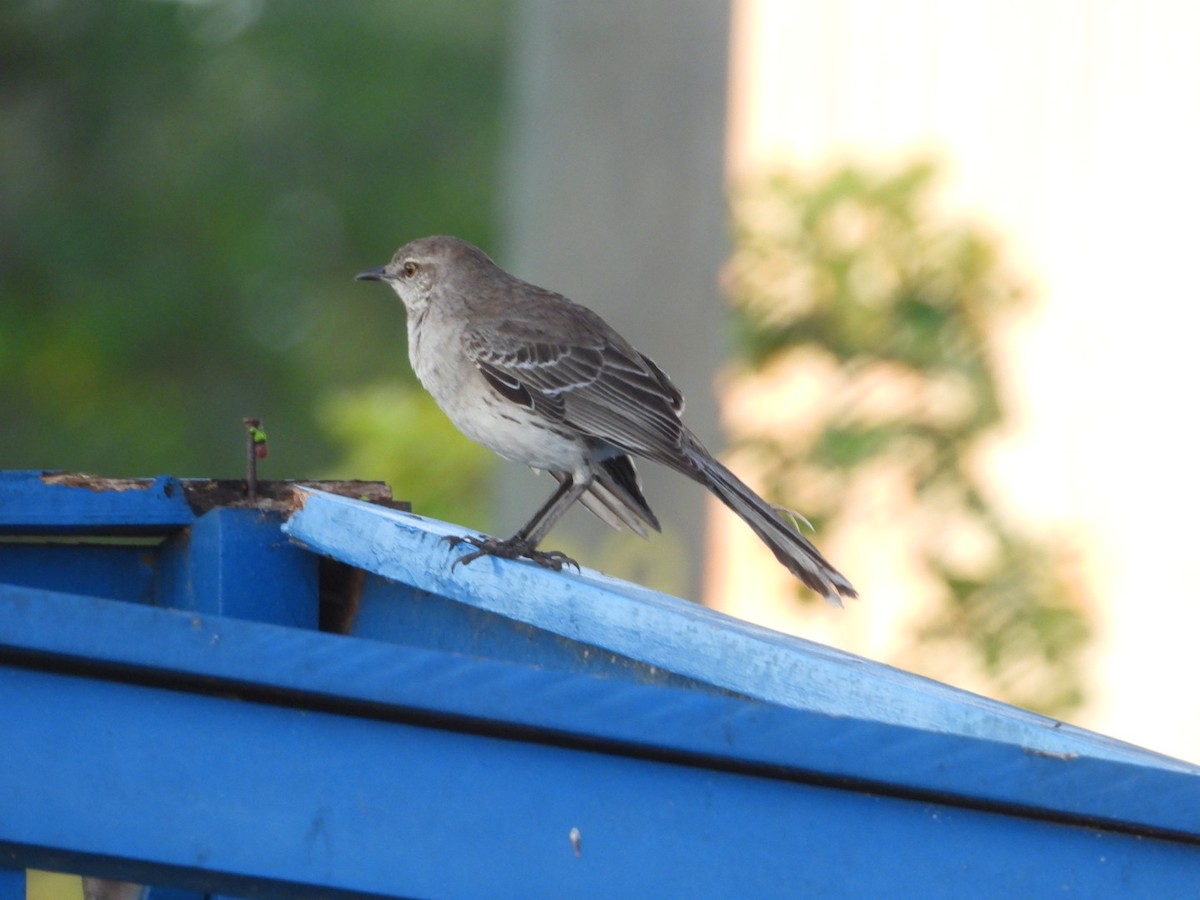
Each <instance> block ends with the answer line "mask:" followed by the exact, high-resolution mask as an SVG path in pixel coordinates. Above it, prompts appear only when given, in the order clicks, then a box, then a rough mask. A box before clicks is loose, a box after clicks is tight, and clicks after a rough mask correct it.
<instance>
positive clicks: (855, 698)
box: [284, 489, 1197, 772]
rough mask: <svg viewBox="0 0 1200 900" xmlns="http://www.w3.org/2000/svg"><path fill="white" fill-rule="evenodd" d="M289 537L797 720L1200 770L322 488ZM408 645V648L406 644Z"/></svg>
mask: <svg viewBox="0 0 1200 900" xmlns="http://www.w3.org/2000/svg"><path fill="white" fill-rule="evenodd" d="M301 494H302V496H304V497H305V498H306V499H305V500H304V502H303V505H302V506H301V508H300V509H299V510H298V511H296V512H295V513H294V514H293V515H292V516H291V518H290V519H289V520H288V522H287V524H286V525H285V526H284V530H285V531H286V532H287V533H288V534H290V535H291V537H292V538H293V539H294V540H296V541H298V542H300V543H301V544H303V545H304V546H307V547H309V548H311V549H313V550H315V551H317V552H319V553H324V554H328V555H330V556H333V557H334V558H336V559H339V560H341V561H343V562H346V563H348V564H350V565H352V566H357V567H359V568H362V569H365V570H366V571H368V572H373V573H375V574H377V575H380V576H382V577H384V578H388V579H392V580H394V581H396V582H399V583H402V584H404V585H408V586H411V587H413V588H416V589H419V590H421V591H425V592H428V593H430V594H435V595H440V596H443V597H447V598H450V599H452V600H455V601H457V602H459V603H461V604H464V605H466V606H470V607H474V608H476V609H480V610H485V611H487V612H491V613H495V614H497V615H500V616H503V617H505V618H508V619H511V620H513V621H515V622H520V623H524V624H525V625H528V626H533V627H534V628H537V629H540V630H542V631H545V632H547V633H549V634H551V635H557V636H559V637H562V638H567V639H569V640H571V641H577V642H579V643H580V644H583V645H586V646H591V647H597V648H601V649H603V650H606V651H609V652H611V653H615V654H618V655H619V656H622V657H628V658H631V659H634V660H638V661H640V662H642V663H645V664H646V665H649V666H653V667H656V668H659V669H663V670H665V671H668V672H673V673H676V674H678V675H682V676H685V677H687V678H691V679H695V680H697V681H701V682H705V683H707V684H711V685H713V686H715V687H717V688H721V689H723V690H726V691H731V692H736V693H738V694H742V695H745V696H748V697H754V698H757V699H761V700H765V701H769V702H771V703H777V704H781V705H784V706H788V707H791V708H794V709H798V710H807V711H810V712H817V713H823V714H827V715H832V716H846V717H851V718H858V719H864V720H870V721H875V722H879V723H883V724H892V725H901V726H905V727H909V728H916V729H923V730H928V731H933V732H938V733H944V734H955V735H960V736H963V737H979V738H984V739H987V740H992V741H1004V742H1008V743H1011V744H1014V745H1015V746H1019V747H1021V748H1023V749H1024V750H1026V751H1028V752H1031V753H1041V754H1048V755H1058V756H1062V757H1069V758H1077V757H1087V758H1096V759H1108V760H1114V761H1126V762H1131V763H1135V764H1139V765H1147V766H1154V767H1163V768H1173V769H1175V770H1177V771H1186V772H1196V771H1197V769H1196V767H1194V766H1191V765H1189V764H1187V763H1182V762H1180V761H1178V760H1172V759H1170V758H1168V757H1164V756H1161V755H1159V754H1155V753H1151V752H1149V751H1146V750H1143V749H1142V748H1139V747H1134V746H1132V745H1129V744H1125V743H1123V742H1120V741H1117V740H1114V739H1112V738H1108V737H1105V736H1102V735H1098V734H1095V733H1093V732H1089V731H1086V730H1084V729H1080V728H1076V727H1073V726H1071V725H1068V724H1066V723H1064V722H1060V721H1058V720H1055V719H1051V718H1048V717H1046V716H1041V715H1037V714H1035V713H1031V712H1027V711H1025V710H1021V709H1017V708H1014V707H1012V706H1008V705H1007V704H1003V703H1000V702H998V701H994V700H989V699H987V698H984V697H980V696H978V695H976V694H971V693H969V692H967V691H961V690H957V689H955V688H952V687H949V686H948V685H945V684H941V683H939V682H935V681H932V680H930V679H927V678H922V677H920V676H917V675H913V674H911V673H908V672H903V671H900V670H898V669H894V668H892V667H890V666H885V665H881V664H878V663H873V662H870V661H868V660H865V659H862V658H860V657H856V656H854V655H852V654H849V653H843V652H841V651H838V650H835V649H833V648H830V647H826V646H823V645H820V644H816V643H813V642H811V641H805V640H802V639H799V638H794V637H791V636H788V635H783V634H780V633H778V632H774V631H771V630H769V629H766V628H760V627H757V626H755V625H751V624H749V623H747V622H743V621H741V620H738V619H734V618H732V617H730V616H726V615H723V614H721V613H718V612H715V611H713V610H710V609H706V608H704V607H702V606H698V605H696V604H693V603H688V602H686V601H684V600H680V599H678V598H675V597H670V596H667V595H665V594H659V593H656V592H654V591H650V590H648V589H646V588H642V587H640V586H637V585H632V584H629V583H627V582H622V581H619V580H617V579H614V578H609V577H607V576H604V575H602V574H600V573H598V572H595V571H592V570H590V569H586V568H585V569H583V570H582V572H579V573H576V572H574V571H564V572H561V573H558V572H552V571H550V570H547V569H544V568H542V567H539V566H536V565H534V564H532V563H529V562H527V561H510V560H503V559H496V558H490V557H488V558H483V559H480V560H477V561H476V562H473V563H471V565H469V566H457V567H455V568H453V569H452V568H451V563H452V562H453V560H454V558H455V557H456V556H457V555H460V554H461V553H462V552H463V551H462V550H461V549H459V550H452V549H451V548H450V547H449V546H448V545H447V543H446V542H445V540H444V538H445V537H447V536H450V535H457V534H461V533H462V532H461V530H460V529H458V528H455V527H454V526H451V525H448V524H446V523H443V522H438V521H436V520H433V519H427V518H424V517H421V516H417V515H414V514H412V513H404V512H396V511H393V510H387V509H383V508H381V507H378V506H372V505H370V504H366V503H360V502H357V501H354V500H350V499H347V498H345V497H338V496H334V495H332V494H327V493H324V492H321V491H317V490H307V489H306V490H303V491H302V492H301ZM398 639H403V638H402V637H399V638H398Z"/></svg>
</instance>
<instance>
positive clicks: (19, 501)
mask: <svg viewBox="0 0 1200 900" xmlns="http://www.w3.org/2000/svg"><path fill="white" fill-rule="evenodd" d="M194 518H195V514H194V513H193V512H192V509H191V507H190V506H189V505H188V503H187V498H186V497H185V495H184V490H183V486H182V484H181V482H180V481H179V479H177V478H172V477H169V476H165V475H164V476H159V477H158V478H155V479H145V478H140V479H133V478H104V479H101V478H89V477H85V476H80V475H68V474H63V473H59V472H29V471H0V534H87V533H91V532H105V533H114V532H120V533H124V534H166V533H169V532H170V531H172V530H174V529H177V528H181V527H183V526H185V525H190V524H191V523H192V520H193V519H194Z"/></svg>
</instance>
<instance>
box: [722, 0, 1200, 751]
mask: <svg viewBox="0 0 1200 900" xmlns="http://www.w3.org/2000/svg"><path fill="white" fill-rule="evenodd" d="M734 6H735V14H734V18H735V21H734V51H733V85H732V87H733V90H732V107H731V123H732V125H731V135H730V148H729V149H730V167H731V175H732V176H733V177H734V178H736V177H737V176H738V175H739V174H740V173H744V172H748V171H752V170H754V169H755V168H756V167H759V166H762V165H765V164H778V163H785V164H789V165H793V166H812V165H820V164H821V163H825V162H830V161H835V160H837V159H840V158H844V157H845V156H846V155H850V156H852V157H854V158H856V159H859V160H862V161H879V162H881V163H883V164H885V165H886V164H888V163H890V162H894V161H896V160H897V159H909V158H911V157H913V156H914V155H918V154H922V153H925V154H928V153H929V152H933V153H935V154H936V155H937V156H938V157H939V158H940V159H942V160H943V161H944V162H945V163H946V167H947V170H948V175H949V177H948V178H947V180H946V183H945V189H946V190H945V201H946V206H947V209H948V210H950V211H952V212H953V213H954V214H956V215H962V216H966V217H969V218H971V219H973V220H976V221H980V222H983V223H985V224H986V225H987V226H988V227H989V228H990V229H992V230H993V231H994V232H996V233H998V234H999V235H1001V236H1002V237H1004V238H1005V239H1006V240H1007V241H1008V242H1009V243H1008V247H1007V250H1008V252H1009V254H1010V257H1011V258H1012V259H1013V260H1015V262H1016V264H1017V266H1018V268H1019V270H1020V271H1021V272H1022V273H1024V274H1026V275H1027V276H1029V277H1030V279H1031V280H1032V283H1033V285H1034V288H1035V291H1036V294H1037V301H1038V309H1037V310H1036V312H1035V313H1034V314H1032V315H1031V316H1030V317H1029V318H1028V320H1027V321H1025V322H1023V323H1022V324H1021V326H1020V327H1019V328H1017V329H1016V330H1015V331H1014V332H1013V333H1010V334H1006V335H1002V336H999V338H1000V340H1001V341H1002V343H1003V346H1004V347H1005V348H1006V350H1007V352H1006V354H1005V360H1006V363H1007V366H1008V370H1007V371H1006V372H1005V376H1006V378H1007V379H1008V381H1009V387H1010V388H1011V390H1012V392H1013V398H1014V400H1015V401H1016V403H1017V422H1016V428H1015V429H1014V432H1013V434H1011V435H1010V436H1008V437H1007V439H1006V440H1005V441H1004V443H1003V445H1002V446H1001V447H1000V448H999V450H998V451H997V453H996V454H995V457H994V471H995V474H996V478H997V483H998V485H1000V488H1001V490H1002V491H1004V492H1005V494H1006V496H1007V498H1008V499H1009V500H1010V501H1011V502H1012V504H1013V505H1014V507H1015V508H1016V509H1018V510H1019V511H1020V512H1021V514H1022V515H1023V517H1024V518H1025V519H1026V520H1027V521H1028V522H1030V523H1034V524H1039V523H1044V524H1049V525H1051V526H1054V527H1059V528H1065V529H1068V530H1069V531H1070V532H1071V533H1072V534H1074V535H1076V536H1077V538H1078V541H1079V546H1080V550H1081V553H1082V559H1083V564H1084V568H1085V572H1086V574H1087V577H1088V580H1089V581H1090V584H1091V587H1092V589H1093V591H1094V598H1095V602H1096V605H1097V608H1096V610H1095V615H1096V619H1097V624H1098V626H1099V629H1100V631H1101V635H1100V638H1099V640H1098V641H1097V645H1096V649H1097V653H1096V655H1095V672H1094V674H1093V679H1092V683H1093V693H1094V695H1095V702H1094V703H1093V704H1091V705H1090V706H1089V707H1088V709H1087V710H1085V711H1084V712H1083V713H1082V714H1080V715H1076V716H1075V717H1074V719H1075V720H1076V721H1077V722H1078V723H1079V724H1082V725H1085V726H1088V727H1091V728H1095V729H1097V730H1100V731H1104V732H1107V733H1110V734H1113V735H1114V736H1117V737H1120V738H1123V739H1126V740H1130V741H1133V742H1135V743H1139V744H1142V745H1144V746H1147V747H1150V748H1152V749H1155V750H1159V751H1162V752H1166V753H1170V754H1173V755H1175V756H1180V757H1184V758H1187V759H1190V760H1192V761H1200V690H1197V685H1198V684H1200V547H1198V546H1197V538H1200V527H1198V526H1197V525H1196V523H1195V521H1194V515H1195V511H1196V510H1197V508H1198V507H1200V477H1198V476H1197V466H1196V464H1195V462H1194V456H1195V455H1196V453H1197V449H1198V447H1200V440H1198V439H1197V438H1198V430H1200V427H1198V425H1197V414H1196V410H1197V402H1196V399H1195V396H1194V393H1195V391H1196V389H1197V387H1200V347H1197V342H1196V334H1197V331H1198V330H1200V325H1198V324H1197V321H1198V314H1197V312H1196V311H1195V309H1194V307H1196V306H1197V301H1198V300H1200V287H1198V284H1197V277H1196V268H1197V260H1200V252H1197V249H1196V244H1197V241H1198V239H1200V226H1198V225H1197V221H1198V219H1200V52H1197V48H1198V47H1200V4H1187V3H1179V2H1170V0H976V2H972V3H959V2H955V0H905V2H898V0H897V2H889V0H807V2H804V3H796V2H792V0H735V5H734ZM725 526H728V527H727V529H726V527H725ZM720 527H721V532H720V537H719V538H718V542H719V543H720V542H727V543H728V544H729V546H730V548H731V550H732V556H733V557H734V558H736V559H739V560H740V559H742V557H743V556H748V557H749V558H750V562H748V563H747V562H740V563H737V564H731V565H732V568H727V569H724V570H723V571H722V572H721V573H720V574H719V576H718V582H717V583H718V587H717V593H718V596H717V597H716V598H714V599H715V600H716V603H717V605H720V606H724V608H726V609H727V610H729V611H731V612H734V613H735V614H736V615H739V616H742V617H744V618H748V619H752V620H757V621H760V622H764V623H765V624H770V625H772V626H773V627H777V628H781V629H783V630H788V631H794V632H796V633H800V634H804V635H805V636H807V637H811V638H814V639H816V640H822V641H826V642H828V643H831V644H834V645H837V646H841V647H845V648H847V649H850V650H853V651H855V652H860V653H863V654H864V655H867V656H873V657H879V656H881V655H883V654H885V653H886V652H887V649H888V647H889V642H890V640H891V636H892V635H893V634H894V632H895V628H896V627H897V626H898V625H899V624H901V623H902V621H903V619H904V616H905V615H906V612H905V610H903V609H897V608H894V607H895V605H894V604H890V603H889V604H886V605H881V604H880V603H879V602H878V595H883V596H885V597H888V599H890V594H889V592H888V590H887V589H886V588H885V587H884V585H883V584H882V582H881V579H883V578H885V573H887V572H898V571H900V570H902V569H903V565H904V561H903V560H902V559H897V558H895V547H893V546H891V545H890V544H889V541H888V539H887V535H886V534H879V533H876V537H875V538H874V539H873V540H872V545H871V546H870V547H861V546H860V547H855V548H852V550H851V551H850V553H851V556H850V558H846V557H845V556H842V557H839V558H838V559H837V560H835V562H837V563H839V564H840V567H841V568H842V569H843V570H844V571H846V572H847V573H848V574H850V575H851V576H852V577H853V576H854V575H855V572H856V571H858V570H859V567H861V568H864V569H866V568H870V569H871V571H872V574H871V577H872V578H873V579H876V583H877V584H879V585H880V590H879V591H878V593H877V599H876V600H875V601H873V599H872V593H873V592H872V588H871V585H863V584H860V585H859V587H860V588H864V600H863V602H862V603H859V604H855V605H853V606H852V607H850V608H849V609H848V610H847V611H846V612H845V613H837V612H835V611H828V612H826V611H824V610H821V611H819V612H817V613H814V612H813V608H811V607H806V608H804V609H802V610H797V609H796V607H795V604H794V602H792V601H790V600H789V599H788V597H787V590H788V584H787V581H786V577H787V576H786V572H783V573H782V575H779V573H777V572H776V571H774V570H775V569H779V567H778V566H774V564H773V561H770V557H769V554H768V555H767V557H766V558H767V560H768V562H767V563H765V564H764V566H763V569H762V571H763V572H766V571H769V572H770V576H769V577H768V578H767V579H766V581H765V582H763V583H761V584H759V585H758V587H755V588H750V589H747V585H748V584H750V583H752V582H751V581H750V579H751V578H755V579H757V578H758V577H759V571H760V570H759V567H758V565H757V564H756V563H755V560H758V561H762V557H761V556H760V555H758V554H759V553H760V551H759V548H758V547H757V546H756V545H755V543H754V539H753V537H752V536H748V533H746V530H745V529H744V528H742V529H739V528H738V527H737V524H736V523H729V522H727V521H723V524H722V525H721V526H720ZM761 552H764V553H765V551H761ZM868 561H869V565H868ZM772 566H773V568H772ZM780 571H782V570H780ZM854 580H855V581H856V582H857V581H858V579H857V578H855V579H854ZM753 583H756V584H757V582H753ZM721 584H724V585H725V587H724V588H722V587H720V585H721ZM734 585H737V586H738V588H737V590H734V589H733V586H734ZM735 595H736V596H737V597H738V598H739V603H738V605H737V606H733V605H732V604H731V603H730V602H724V603H723V602H722V601H721V597H728V598H731V597H733V596H735ZM742 600H745V602H744V603H743V602H742Z"/></svg>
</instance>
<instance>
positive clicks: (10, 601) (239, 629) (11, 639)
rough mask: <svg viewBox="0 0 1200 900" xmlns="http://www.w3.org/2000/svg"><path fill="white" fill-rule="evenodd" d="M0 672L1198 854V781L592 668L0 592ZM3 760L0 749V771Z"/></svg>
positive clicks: (1192, 772) (1190, 773)
mask: <svg viewBox="0 0 1200 900" xmlns="http://www.w3.org/2000/svg"><path fill="white" fill-rule="evenodd" d="M4 659H9V660H16V661H24V663H23V664H24V665H26V666H35V665H36V666H38V667H41V668H44V669H47V670H53V671H72V672H73V671H95V672H97V673H98V674H104V673H110V674H112V673H123V674H122V677H124V678H126V679H127V680H128V679H137V680H140V681H141V682H144V683H145V684H147V685H161V684H166V685H185V684H189V683H194V684H198V685H202V686H203V688H202V689H203V690H206V691H207V690H215V691H220V692H222V693H225V694H228V695H230V696H238V695H241V696H247V697H259V696H268V697H271V698H275V702H286V703H288V704H290V705H291V706H294V707H295V708H298V709H312V710H339V709H340V710H342V711H344V712H345V713H346V714H353V715H363V714H366V711H370V710H376V711H378V713H377V714H378V715H380V716H384V717H387V716H393V715H395V716H401V717H404V718H409V719H412V720H414V721H420V722H427V721H439V722H442V723H444V724H446V725H447V726H448V727H453V728H454V729H456V730H462V731H475V732H478V733H482V734H503V735H507V736H510V737H514V738H522V739H525V740H532V741H537V742H550V743H555V744H559V745H567V744H569V745H573V746H577V747H580V748H591V749H598V748H608V749H607V752H612V753H617V754H622V755H630V756H638V757H648V758H653V759H660V760H665V759H673V760H676V761H678V762H679V763H680V764H684V765H701V766H707V767H712V768H717V769H721V770H731V771H732V770H737V771H744V772H755V773H756V772H770V773H773V775H774V777H777V778H780V779H783V780H787V781H811V782H815V783H822V784H840V785H847V786H858V789H863V790H869V791H872V792H876V793H880V794H883V793H889V792H890V793H896V794H901V795H904V796H911V797H921V798H924V799H926V800H929V801H931V802H938V803H942V804H965V805H970V806H974V807H981V808H988V809H992V810H996V811H1008V812H1009V813H1013V814H1017V813H1019V814H1020V815H1023V816H1024V815H1028V816H1035V817H1047V818H1054V819H1057V820H1061V821H1077V822H1092V823H1103V824H1106V825H1107V826H1108V827H1112V828H1121V829H1125V830H1130V831H1134V832H1138V833H1143V834H1156V833H1171V834H1175V835H1176V836H1178V837H1179V838H1180V839H1183V840H1192V841H1196V842H1200V777H1198V775H1197V771H1196V769H1195V768H1194V767H1192V768H1187V767H1185V770H1184V771H1178V770H1176V769H1173V768H1158V767H1146V766H1142V765H1131V764H1126V763H1119V762H1112V761H1108V760H1102V759H1092V758H1085V757H1079V758H1064V757H1061V756H1055V755H1047V754H1037V753H1028V752H1026V751H1024V750H1022V749H1021V748H1017V747H1013V746H1012V745H1010V744H1006V743H1002V742H995V741H986V740H981V739H975V738H963V737H959V736H953V735H942V734H938V733H931V732H926V731H922V730H919V729H911V728H903V727H899V726H894V725H884V724H880V723H876V722H870V721H863V720H857V719H853V718H847V717H843V716H829V715H824V714H819V713H811V712H806V711H797V710H792V709H788V708H786V707H780V706H776V705H773V704H766V703H758V702H753V701H748V700H745V699H743V698H736V697H729V696H723V695H719V694H718V695H714V694H709V693H703V692H697V691H694V690H687V689H680V688H678V687H671V686H660V685H654V684H643V683H638V682H636V681H631V680H626V679H624V678H621V677H616V676H618V675H619V674H620V670H615V671H614V670H613V669H612V668H611V667H608V666H606V665H604V664H603V661H601V663H600V664H599V665H598V666H597V671H598V672H599V673H600V674H602V675H603V676H604V677H589V676H586V675H581V674H574V673H568V672H562V671H557V670H554V669H544V668H542V667H540V666H534V665H518V664H514V663H508V662H497V661H493V660H487V659H479V658H475V657H469V656H464V655H461V654H457V653H444V652H436V651H430V650H422V649H419V648H414V647H406V646H399V645H395V644H390V643H385V642H381V641H371V640H364V639H347V638H344V637H340V636H336V635H326V634H321V633H316V632H309V631H302V630H297V629H293V628H283V627H279V626H274V625H267V624H260V623H254V622H244V621H239V620H235V619H223V618H220V617H215V616H207V615H197V614H194V613H184V612H177V611H174V610H159V609H153V608H147V607H140V606H135V605H132V604H124V603H113V602H109V601H104V600H99V599H97V598H92V597H77V596H71V595H66V594H57V593H52V592H46V591H35V590H28V589H24V588H13V587H3V586H0V661H2V660H4ZM282 698H288V699H286V701H285V700H284V699H282ZM0 709H3V706H2V705H0ZM389 710H391V711H392V712H388V711H389ZM451 723H452V724H451ZM2 751H3V744H2V743H0V762H2V760H3V755H2ZM980 773H987V777H986V778H983V777H981V774H980Z"/></svg>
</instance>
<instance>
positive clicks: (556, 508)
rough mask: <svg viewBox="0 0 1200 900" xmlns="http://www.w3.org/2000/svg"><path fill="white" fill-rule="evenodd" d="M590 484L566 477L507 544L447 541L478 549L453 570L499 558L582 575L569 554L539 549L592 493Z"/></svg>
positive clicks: (477, 539) (484, 540)
mask: <svg viewBox="0 0 1200 900" xmlns="http://www.w3.org/2000/svg"><path fill="white" fill-rule="evenodd" d="M589 483H590V482H588V481H584V482H583V483H582V484H577V483H576V482H575V479H573V478H571V477H570V476H567V477H564V478H563V479H562V481H561V482H559V485H558V487H557V488H555V490H554V493H553V494H551V495H550V499H549V500H547V501H546V502H545V503H543V504H542V506H541V507H540V508H539V509H538V511H537V512H535V513H534V514H533V517H532V518H531V519H530V520H529V521H528V522H526V523H525V524H524V525H523V526H522V527H521V528H520V529H519V530H518V531H517V533H516V534H514V535H513V536H512V537H510V538H506V539H503V540H502V539H500V538H494V537H448V538H446V539H445V540H446V542H447V543H448V544H449V545H450V546H451V547H457V546H458V545H459V544H470V545H471V546H472V547H474V548H475V549H474V550H472V551H471V552H470V553H466V554H463V555H462V556H460V557H458V559H456V560H454V562H453V563H451V565H450V568H451V569H453V568H454V567H455V566H457V565H458V564H460V563H461V564H462V565H464V566H465V565H467V564H468V563H470V562H472V561H474V560H476V559H479V557H481V556H499V557H500V558H502V559H518V558H521V557H523V558H525V559H529V560H532V561H533V562H535V563H537V564H538V565H539V566H545V567H546V568H547V569H553V570H554V571H556V572H559V571H561V570H562V567H563V566H564V565H568V566H574V567H575V569H576V570H577V571H578V569H579V563H577V562H575V560H573V559H571V557H569V556H567V555H566V554H565V553H562V552H560V551H558V550H538V549H537V545H538V544H539V543H540V542H541V540H542V538H544V537H545V536H546V533H547V532H548V531H549V530H550V529H551V528H552V527H553V525H554V523H555V522H557V521H558V520H559V518H560V517H561V516H562V514H563V513H565V512H566V511H567V510H568V509H569V508H570V507H571V504H572V503H574V502H575V501H576V500H578V499H579V498H580V497H581V496H582V495H583V492H584V491H586V490H587V489H588V485H589Z"/></svg>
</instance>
